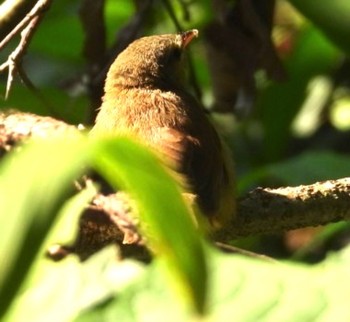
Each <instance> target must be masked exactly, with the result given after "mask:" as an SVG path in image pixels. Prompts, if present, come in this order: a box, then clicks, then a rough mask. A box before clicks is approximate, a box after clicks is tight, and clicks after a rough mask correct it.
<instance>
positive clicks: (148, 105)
mask: <svg viewBox="0 0 350 322" xmlns="http://www.w3.org/2000/svg"><path fill="white" fill-rule="evenodd" d="M197 34H198V32H197V30H190V31H187V32H184V33H181V34H166V35H156V36H150V37H144V38H140V39H138V40H136V41H134V42H133V43H132V44H130V45H129V47H127V48H126V49H125V50H124V51H123V52H122V53H121V54H120V55H119V56H118V57H117V59H116V60H115V61H114V63H113V64H112V65H111V67H110V69H109V72H108V74H107V78H106V82H105V94H104V97H103V103H102V106H101V109H100V111H99V113H98V115H97V118H96V124H95V126H94V128H93V129H92V134H93V135H101V134H103V135H106V134H112V135H124V134H127V135H132V136H134V137H136V138H137V139H139V140H140V141H141V142H143V143H145V144H146V145H148V146H150V147H151V148H152V149H154V150H155V151H156V152H157V153H158V154H160V155H161V157H163V158H164V160H165V163H166V164H167V165H168V166H169V165H170V164H171V165H172V166H171V167H174V168H175V170H176V171H177V173H179V174H180V175H181V176H182V177H184V178H185V180H186V182H187V183H188V186H189V187H190V192H192V193H194V194H196V195H197V196H198V198H197V203H198V206H199V208H200V209H201V210H202V212H203V213H204V214H205V215H206V217H207V218H208V219H209V222H210V223H211V224H212V225H213V226H214V227H218V225H220V226H221V225H222V224H224V223H225V222H226V221H227V220H228V219H229V218H231V217H232V216H233V215H234V208H235V201H234V178H233V165H232V164H231V162H230V158H229V156H228V153H226V152H225V151H224V149H225V148H224V146H223V144H222V142H221V140H220V139H219V136H218V134H217V132H216V131H215V129H214V127H213V126H212V124H211V123H210V121H209V120H208V119H207V116H206V114H205V111H204V109H203V107H202V106H201V105H200V104H199V103H198V102H197V101H196V99H195V98H194V97H192V96H191V95H190V94H189V93H188V92H187V91H186V90H185V86H184V82H183V71H184V70H183V64H182V62H183V56H184V53H183V52H184V49H185V48H186V46H187V45H188V44H189V43H190V42H191V40H192V39H193V38H194V37H196V36H197Z"/></svg>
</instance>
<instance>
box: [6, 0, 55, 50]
mask: <svg viewBox="0 0 350 322" xmlns="http://www.w3.org/2000/svg"><path fill="white" fill-rule="evenodd" d="M50 4H51V0H38V2H37V3H36V4H35V6H34V7H33V8H32V10H30V11H29V13H28V14H27V15H26V16H25V17H24V18H23V19H22V20H21V21H20V22H19V23H18V24H17V26H16V27H15V28H13V29H12V31H11V32H10V33H9V34H8V35H7V36H6V37H5V38H4V39H3V40H2V41H1V42H0V50H1V49H2V48H3V47H5V46H6V45H7V44H8V43H9V41H10V40H11V39H12V38H13V37H14V36H15V35H16V34H17V33H18V32H20V31H21V29H23V28H24V26H25V25H26V24H27V23H28V22H29V21H31V20H32V19H33V18H35V17H36V16H39V15H40V14H41V13H42V12H43V11H45V10H47V9H48V8H49V6H50Z"/></svg>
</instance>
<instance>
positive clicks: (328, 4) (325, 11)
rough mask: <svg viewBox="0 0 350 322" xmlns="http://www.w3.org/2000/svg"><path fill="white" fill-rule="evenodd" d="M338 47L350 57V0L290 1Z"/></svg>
mask: <svg viewBox="0 0 350 322" xmlns="http://www.w3.org/2000/svg"><path fill="white" fill-rule="evenodd" d="M290 2H291V3H292V4H293V5H294V6H295V7H296V8H297V9H298V10H300V12H301V13H302V14H304V15H305V16H306V17H307V18H309V19H310V20H311V21H312V22H313V23H314V24H315V25H316V26H317V27H319V28H320V30H322V31H323V32H324V34H325V35H327V36H328V37H329V39H330V40H332V41H333V42H334V43H335V44H336V45H338V46H339V48H341V49H342V50H344V51H345V52H346V53H347V54H348V55H350V37H349V30H350V2H349V1H348V0H333V1H317V0H308V1H304V0H290Z"/></svg>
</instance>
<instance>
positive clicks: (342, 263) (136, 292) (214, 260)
mask: <svg viewBox="0 0 350 322" xmlns="http://www.w3.org/2000/svg"><path fill="white" fill-rule="evenodd" d="M208 262H209V263H210V265H209V272H210V276H211V279H210V290H211V292H210V294H209V298H208V302H209V305H208V316H207V317H206V318H207V319H208V320H209V321H212V322H216V321H218V322H222V321H235V322H246V321H259V322H260V321H261V322H264V321H266V322H274V321H276V322H280V321H300V322H303V321H305V322H306V321H316V320H317V321H339V320H340V321H348V320H349V319H350V311H349V308H348V301H347V294H348V289H349V287H350V281H349V279H348V278H347V276H348V275H349V274H348V267H349V264H350V248H347V249H346V250H344V251H342V252H341V253H339V254H334V255H332V256H329V257H328V258H327V260H326V261H324V262H322V263H320V264H318V265H315V266H313V267H311V266H307V265H300V264H291V263H284V264H283V263H271V262H264V261H261V260H257V259H252V258H246V257H243V256H240V255H226V254H222V253H219V252H218V251H214V250H211V251H208ZM158 269H159V267H157V265H155V266H153V267H151V269H149V270H148V271H147V272H146V273H145V274H144V276H143V277H142V279H141V280H138V281H137V283H133V285H131V286H130V287H129V288H127V289H125V291H124V292H122V294H119V296H118V297H114V298H111V299H109V300H108V301H105V302H104V303H103V304H101V305H99V306H98V307H96V308H95V309H92V310H90V311H87V312H85V313H84V314H82V315H80V316H79V318H78V319H77V321H79V322H83V321H84V322H85V321H106V322H107V321H115V320H116V319H119V320H121V321H125V322H132V321H155V322H156V321H165V320H166V321H170V322H172V321H176V322H181V321H193V319H194V317H193V315H191V313H190V312H188V311H186V310H185V309H184V308H183V307H180V306H178V305H177V304H176V302H175V303H174V299H173V298H172V293H171V292H169V288H168V286H167V284H166V283H165V281H164V280H163V278H162V274H159V271H158Z"/></svg>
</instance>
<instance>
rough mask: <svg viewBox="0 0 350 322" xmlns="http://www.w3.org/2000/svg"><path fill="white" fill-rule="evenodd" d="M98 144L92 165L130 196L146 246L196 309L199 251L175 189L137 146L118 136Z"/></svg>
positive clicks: (202, 295) (200, 284)
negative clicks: (140, 224)
mask: <svg viewBox="0 0 350 322" xmlns="http://www.w3.org/2000/svg"><path fill="white" fill-rule="evenodd" d="M99 147H100V148H101V151H102V153H100V154H98V155H97V159H96V161H97V163H96V165H97V168H98V170H99V171H100V172H101V173H102V174H103V175H104V177H106V178H108V179H109V180H110V182H111V183H112V184H113V185H115V186H118V185H122V186H123V187H124V188H125V189H126V191H129V192H130V194H131V196H133V197H134V199H135V202H136V204H137V206H138V207H137V208H138V211H139V214H140V217H141V218H142V219H143V220H142V221H141V222H145V223H147V226H146V227H143V228H144V230H145V232H146V234H147V236H148V238H149V240H150V241H149V242H150V246H151V248H152V249H153V250H154V251H155V252H156V253H159V254H160V255H162V258H164V259H165V264H166V265H167V267H168V269H169V271H170V272H172V275H173V276H176V277H177V278H176V279H174V280H173V282H175V285H177V287H179V286H180V291H182V295H183V296H184V297H185V299H186V300H190V301H192V303H193V304H194V305H195V307H196V309H197V310H198V311H199V312H202V311H203V310H204V306H205V299H206V292H207V284H206V282H207V271H206V260H205V254H204V250H203V245H202V241H201V239H200V238H199V237H198V232H197V230H196V228H195V226H194V223H193V220H192V218H191V214H190V212H189V209H188V207H186V205H185V204H184V201H183V199H182V197H181V195H180V190H179V188H178V187H177V185H176V184H175V183H174V181H173V180H172V178H171V176H170V174H169V173H167V171H164V169H162V167H160V166H159V162H158V160H157V159H156V158H155V157H154V156H153V155H151V154H149V153H148V152H147V151H146V150H144V149H143V148H142V147H141V145H139V144H136V143H135V142H131V141H129V140H126V139H125V140H123V139H119V140H118V141H111V142H106V144H100V145H99ZM141 228H142V227H141ZM179 232H181V236H179Z"/></svg>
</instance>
